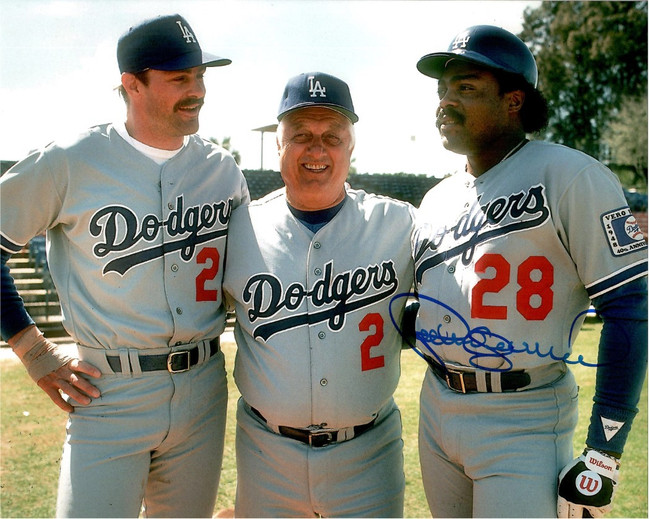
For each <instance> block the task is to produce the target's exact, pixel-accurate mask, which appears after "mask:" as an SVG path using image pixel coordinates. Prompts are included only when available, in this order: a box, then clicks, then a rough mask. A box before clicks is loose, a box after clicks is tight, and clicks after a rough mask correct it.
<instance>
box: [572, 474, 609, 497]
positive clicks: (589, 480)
mask: <svg viewBox="0 0 650 519" xmlns="http://www.w3.org/2000/svg"><path fill="white" fill-rule="evenodd" d="M576 488H577V489H578V490H579V492H580V493H581V494H583V495H585V496H595V495H596V494H597V493H598V492H600V489H601V488H603V480H602V479H600V476H599V475H598V474H596V473H595V472H593V471H591V470H585V471H584V472H581V473H580V474H578V477H577V478H576Z"/></svg>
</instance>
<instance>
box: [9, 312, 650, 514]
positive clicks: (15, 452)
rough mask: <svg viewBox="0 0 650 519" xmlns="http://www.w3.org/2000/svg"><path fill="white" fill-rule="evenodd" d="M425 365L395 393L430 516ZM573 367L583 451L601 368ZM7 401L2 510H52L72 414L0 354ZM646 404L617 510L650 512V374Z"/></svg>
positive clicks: (415, 488)
mask: <svg viewBox="0 0 650 519" xmlns="http://www.w3.org/2000/svg"><path fill="white" fill-rule="evenodd" d="M599 333H600V324H598V323H593V322H588V323H586V324H585V325H584V326H583V329H582V332H581V334H580V336H579V339H578V343H577V344H576V349H579V351H580V352H581V353H583V354H584V355H590V356H591V357H592V358H593V356H594V352H595V351H596V345H597V339H598V336H599ZM224 351H225V354H226V358H227V361H228V366H229V367H228V373H229V385H230V402H229V406H230V408H229V417H228V424H227V436H226V446H225V455H224V466H223V471H222V476H221V486H220V489H219V497H218V500H217V506H216V508H215V513H217V512H218V511H220V510H223V509H228V508H232V507H233V504H234V497H235V485H236V469H235V443H234V431H235V425H234V416H235V412H234V411H235V403H236V401H237V398H238V396H239V393H238V392H237V389H236V388H235V386H234V383H233V381H232V364H233V361H234V354H235V347H234V345H231V344H228V343H224ZM590 352H591V353H590ZM425 369H426V365H425V363H424V362H423V361H422V360H421V359H420V358H419V357H418V356H417V355H416V354H415V353H413V352H411V351H408V350H406V351H404V352H403V354H402V377H401V381H400V384H399V387H398V390H397V392H396V396H395V398H396V400H397V403H398V405H399V406H400V408H401V411H402V420H403V424H404V449H405V450H404V457H405V472H406V483H407V484H406V507H405V516H406V517H430V514H429V509H428V507H427V504H426V500H425V498H424V492H423V490H422V483H421V481H420V472H419V471H420V468H419V462H418V452H417V426H418V397H419V393H420V384H421V382H422V377H423V376H424V371H425ZM573 371H574V373H575V375H576V379H577V380H578V383H579V385H580V422H579V425H578V430H577V431H576V435H575V440H574V448H575V451H576V452H579V451H581V450H582V448H583V442H584V438H585V434H586V429H587V424H588V421H589V412H590V408H591V398H592V396H593V390H594V379H595V373H594V370H593V369H588V368H584V367H577V368H575V369H574V370H573ZM0 406H1V408H0V412H1V414H0V420H1V422H0V433H1V440H2V445H1V449H0V517H53V515H54V509H55V500H56V486H57V478H58V471H59V457H60V451H61V445H62V443H63V440H64V436H65V422H66V415H65V414H64V413H63V412H61V411H59V409H58V408H57V407H55V406H54V405H53V404H52V403H51V402H50V401H49V399H48V398H47V397H46V396H45V394H44V393H42V392H41V390H40V389H38V388H37V387H36V386H35V385H34V384H33V383H32V382H31V379H29V378H28V376H27V375H26V373H25V371H24V369H23V368H22V365H21V364H19V363H17V362H13V361H2V362H0ZM639 408H640V412H639V414H638V415H637V417H636V419H635V423H634V427H633V430H632V434H631V435H630V437H629V439H628V442H627V445H626V450H625V455H624V457H623V460H622V467H621V481H620V483H619V487H618V489H617V495H616V499H615V503H614V510H613V513H612V514H611V517H648V394H647V379H646V383H645V385H644V392H643V395H642V397H641V403H640V405H639Z"/></svg>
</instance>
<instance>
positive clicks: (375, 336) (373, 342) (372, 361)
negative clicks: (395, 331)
mask: <svg viewBox="0 0 650 519" xmlns="http://www.w3.org/2000/svg"><path fill="white" fill-rule="evenodd" d="M370 328H373V333H372V334H371V335H368V336H367V337H366V338H365V339H364V340H363V342H362V343H361V371H369V370H371V369H378V368H383V367H384V356H383V355H378V356H376V357H372V356H371V355H370V349H371V348H374V347H375V346H379V344H380V343H381V341H382V339H383V338H384V318H383V317H382V316H381V314H378V313H371V314H366V316H365V317H364V318H363V319H361V322H360V323H359V331H360V332H368V331H370Z"/></svg>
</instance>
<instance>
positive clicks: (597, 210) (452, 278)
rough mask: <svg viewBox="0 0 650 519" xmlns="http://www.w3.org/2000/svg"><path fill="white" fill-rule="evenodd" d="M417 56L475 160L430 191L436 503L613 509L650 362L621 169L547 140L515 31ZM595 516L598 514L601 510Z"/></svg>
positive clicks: (448, 139)
mask: <svg viewBox="0 0 650 519" xmlns="http://www.w3.org/2000/svg"><path fill="white" fill-rule="evenodd" d="M417 68H418V70H419V71H420V72H422V73H423V74H425V75H427V76H430V77H433V78H436V79H437V80H438V97H439V99H440V101H439V106H438V110H437V118H436V126H437V127H438V129H439V131H440V135H441V137H442V142H443V144H444V146H445V148H447V149H448V150H450V151H453V152H455V153H460V154H463V155H465V156H466V157H467V165H466V170H465V171H464V172H462V173H458V174H455V175H453V176H451V177H449V178H446V179H444V180H443V181H442V182H440V184H438V185H437V186H436V187H434V188H433V189H432V190H431V191H430V192H429V193H428V194H427V195H426V196H425V198H424V200H423V201H422V204H421V207H420V209H419V215H418V216H419V224H418V229H417V231H416V246H415V259H416V265H415V267H416V271H415V283H416V291H417V293H418V297H419V303H420V307H419V313H418V316H417V319H416V327H415V329H416V337H417V341H418V347H419V350H421V353H422V354H423V356H424V358H425V359H426V360H427V362H428V363H429V366H430V369H429V370H427V373H426V376H425V379H424V383H423V387H422V393H421V400H420V406H421V407H420V460H421V466H422V477H423V482H424V487H425V490H426V494H427V499H428V502H429V506H430V509H431V512H432V514H433V516H434V517H471V516H474V517H510V516H516V517H552V516H555V515H556V514H558V516H559V517H598V516H601V515H603V514H604V513H606V512H607V511H608V510H611V502H612V497H613V493H614V490H615V488H616V482H617V479H618V471H619V465H620V458H621V455H622V453H623V447H624V445H625V440H626V437H627V435H628V433H629V431H630V427H631V425H632V420H633V418H634V415H635V413H636V405H637V402H638V400H639V394H640V391H641V387H642V385H643V380H644V376H645V372H646V365H647V278H646V276H647V244H646V242H645V240H644V239H643V235H642V233H641V232H640V231H639V228H638V224H636V222H635V220H634V217H633V215H632V214H631V212H630V209H629V207H628V205H627V203H626V201H625V198H624V196H623V192H622V189H621V186H620V184H619V182H618V180H617V178H616V177H615V176H614V175H613V174H612V172H611V171H609V170H608V169H607V168H606V167H605V166H603V165H602V164H601V163H599V162H597V161H596V160H595V159H593V158H591V157H588V156H587V155H585V154H583V153H581V152H579V151H576V150H572V149H569V148H566V147H563V146H559V145H556V144H552V143H548V142H542V141H534V140H530V136H529V135H530V134H531V133H533V132H536V131H538V130H540V129H542V128H543V127H544V126H545V125H546V123H547V114H548V112H547V107H546V102H545V100H544V98H543V96H542V94H541V92H540V91H539V90H537V88H536V85H537V66H536V63H535V59H534V58H533V56H532V54H531V52H530V51H529V50H528V48H527V47H526V45H525V44H524V43H523V42H522V41H521V40H519V39H518V38H517V37H516V36H515V35H513V34H511V33H509V32H507V31H505V30H503V29H500V28H498V27H493V26H474V27H470V28H469V29H467V30H465V31H462V32H461V33H459V34H458V35H457V36H456V38H455V39H454V40H453V41H452V43H451V45H450V46H449V48H448V50H447V51H443V52H434V53H432V54H428V55H426V56H424V57H422V58H421V59H420V60H419V62H418V64H417ZM590 304H593V306H594V307H595V308H596V311H597V312H598V314H599V315H600V317H601V318H602V319H603V329H602V334H601V338H600V344H599V354H598V358H597V359H587V360H584V359H583V361H582V362H590V363H591V364H593V365H596V364H597V366H598V367H597V373H596V392H595V397H594V405H593V409H592V416H591V424H590V427H589V432H588V435H587V438H586V448H585V450H584V452H583V453H581V454H580V455H579V456H578V457H577V458H576V459H573V447H572V441H573V433H574V429H575V426H576V422H577V392H578V391H577V387H576V384H575V381H574V378H573V375H572V374H571V371H570V370H569V369H568V367H567V366H568V365H570V364H571V363H576V359H577V358H578V355H579V353H580V352H573V355H572V344H573V342H574V340H575V337H576V334H577V331H578V330H579V329H580V325H581V324H582V322H583V320H584V316H585V312H586V311H587V310H588V308H589V306H590ZM584 514H586V515H584Z"/></svg>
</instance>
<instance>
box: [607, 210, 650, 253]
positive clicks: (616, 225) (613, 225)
mask: <svg viewBox="0 0 650 519" xmlns="http://www.w3.org/2000/svg"><path fill="white" fill-rule="evenodd" d="M601 222H602V224H603V229H604V231H605V236H606V237H607V241H608V243H609V247H610V249H611V251H612V254H613V255H614V256H622V255H623V254H628V253H630V252H634V251H636V250H639V249H645V248H647V247H648V244H647V243H646V242H645V240H644V239H643V232H641V228H640V227H639V223H638V222H637V221H636V218H635V217H634V215H633V214H632V211H630V208H629V207H622V208H620V209H616V210H615V211H611V212H609V213H605V214H603V215H602V216H601Z"/></svg>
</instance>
